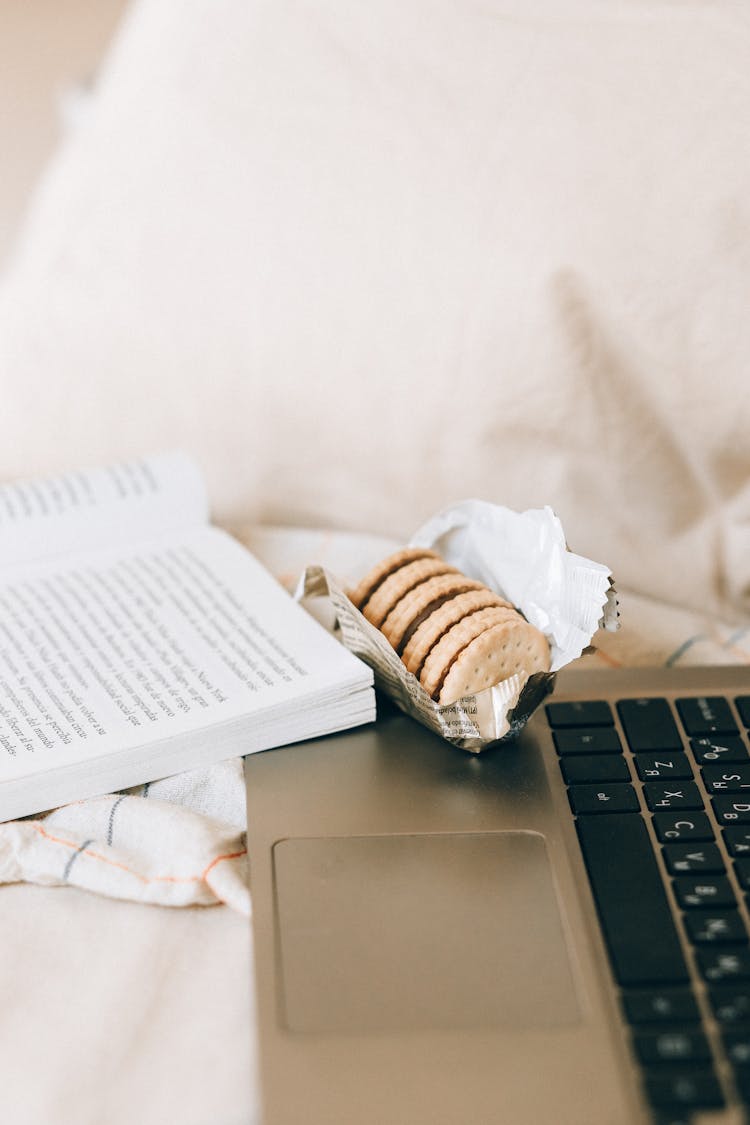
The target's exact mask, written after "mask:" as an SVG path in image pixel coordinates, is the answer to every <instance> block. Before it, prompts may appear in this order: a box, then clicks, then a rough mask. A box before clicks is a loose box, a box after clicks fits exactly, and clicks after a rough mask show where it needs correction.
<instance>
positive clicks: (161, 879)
mask: <svg viewBox="0 0 750 1125" xmlns="http://www.w3.org/2000/svg"><path fill="white" fill-rule="evenodd" d="M31 827H32V828H33V829H34V831H35V832H38V833H39V835H40V836H44V837H45V839H47V840H50V841H51V842H52V843H53V844H60V845H61V846H62V847H64V848H74V849H75V850H76V851H78V849H79V848H80V846H81V845H80V844H76V843H74V842H73V841H72V840H64V839H62V837H60V836H53V835H52V833H51V832H47V830H46V829H45V828H44V827H43V826H42V825H41V824H32V825H31ZM81 855H88V856H90V857H91V858H92V859H99V860H101V862H102V863H107V864H109V866H110V867H117V868H119V869H120V870H121V871H126V872H127V873H128V875H133V876H134V877H135V878H136V879H139V880H140V882H141V883H200V882H203V881H204V880H205V878H206V876H207V875H208V873H209V871H211V869H212V868H214V867H215V866H216V864H217V863H221V861H222V860H224V859H239V857H240V856H243V855H247V849H246V848H243V850H242V851H239V852H227V853H226V854H225V855H217V856H214V858H213V859H212V860H211V862H210V863H209V864H207V865H206V867H204V869H203V871H201V873H200V875H142V874H141V873H140V872H139V871H134V870H133V868H132V867H128V866H127V864H125V863H118V861H117V860H115V859H110V858H109V856H106V855H102V854H101V852H95V851H92V849H91V848H85V849H84V850H83V851H82V852H81Z"/></svg>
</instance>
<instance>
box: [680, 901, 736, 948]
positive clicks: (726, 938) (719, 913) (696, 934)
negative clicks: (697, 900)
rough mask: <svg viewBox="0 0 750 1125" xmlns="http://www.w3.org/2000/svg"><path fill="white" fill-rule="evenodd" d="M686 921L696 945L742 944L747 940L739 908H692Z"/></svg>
mask: <svg viewBox="0 0 750 1125" xmlns="http://www.w3.org/2000/svg"><path fill="white" fill-rule="evenodd" d="M684 922H685V929H686V930H687V933H688V937H689V938H690V940H691V942H692V943H693V944H694V945H726V944H727V943H729V944H737V945H741V944H742V943H743V942H744V943H746V942H747V931H746V930H745V923H744V922H743V921H742V919H741V918H740V915H739V911H737V910H690V911H688V913H687V914H686V915H685V917H684Z"/></svg>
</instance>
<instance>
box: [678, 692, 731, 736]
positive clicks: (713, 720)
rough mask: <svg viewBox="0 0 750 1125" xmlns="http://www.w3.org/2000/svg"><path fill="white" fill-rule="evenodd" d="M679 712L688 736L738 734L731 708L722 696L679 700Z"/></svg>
mask: <svg viewBox="0 0 750 1125" xmlns="http://www.w3.org/2000/svg"><path fill="white" fill-rule="evenodd" d="M677 711H678V712H679V716H680V718H681V719H682V725H683V726H684V728H685V730H686V731H687V732H688V734H692V735H696V736H698V735H702V734H737V723H736V722H735V720H734V715H733V714H732V711H731V708H730V706H729V704H728V703H727V701H726V699H723V698H722V697H721V696H720V695H704V696H700V697H699V698H697V699H678V700H677Z"/></svg>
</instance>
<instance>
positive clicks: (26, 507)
mask: <svg viewBox="0 0 750 1125" xmlns="http://www.w3.org/2000/svg"><path fill="white" fill-rule="evenodd" d="M374 717H375V697H374V692H373V688H372V673H371V671H370V669H369V668H367V667H366V666H365V665H364V664H362V663H361V662H360V661H359V660H357V659H356V658H355V657H354V656H352V655H351V654H350V653H349V652H348V651H347V650H346V649H345V648H344V647H343V646H342V645H340V644H339V643H338V642H337V641H335V640H334V639H333V638H332V637H331V636H330V635H329V634H328V633H327V632H326V631H325V629H323V627H322V626H321V625H319V624H318V622H316V621H315V620H314V619H313V618H312V617H311V616H309V615H308V614H307V613H306V612H305V610H303V609H302V608H301V607H300V606H299V605H297V604H296V603H295V602H294V600H293V599H292V598H291V597H290V596H289V595H288V594H287V593H286V591H285V590H284V589H283V588H282V587H281V586H280V585H279V584H278V583H277V582H276V581H275V579H274V578H272V577H271V575H270V574H269V573H268V572H267V571H266V570H265V569H264V568H263V567H262V566H261V565H260V563H259V562H258V561H257V560H256V559H254V558H253V557H252V555H250V554H249V553H248V552H247V551H246V550H245V549H244V548H243V547H242V546H240V544H239V543H237V542H236V541H235V540H234V539H232V538H231V537H230V536H228V535H226V534H225V533H224V532H222V531H219V530H218V529H216V528H214V527H211V526H210V524H209V522H208V506H207V501H206V490H205V486H204V484H203V481H202V478H201V476H200V473H199V471H198V469H197V467H196V466H195V465H194V464H193V462H192V461H191V460H190V459H189V458H188V457H186V456H184V455H182V454H164V455H162V456H158V457H153V458H149V459H144V460H141V461H138V462H134V463H131V464H120V465H115V466H112V467H109V468H105V469H95V470H88V471H82V472H77V473H71V474H68V475H66V476H61V477H58V478H54V479H48V480H43V481H23V482H19V483H14V484H9V485H5V486H3V487H0V820H9V819H11V818H13V817H18V816H25V815H28V814H30V813H36V812H40V811H42V810H44V809H49V808H53V807H55V806H56V805H59V804H64V803H66V802H68V801H73V800H79V799H82V798H85V797H91V796H94V795H96V794H100V793H107V792H110V791H112V790H114V789H122V788H126V787H128V786H131V785H139V784H142V783H145V782H147V781H153V780H155V779H157V778H159V777H165V776H168V775H169V774H173V773H177V772H179V771H181V770H187V769H192V768H194V767H196V766H202V765H209V764H210V763H212V762H216V761H219V760H220V759H222V758H228V757H233V756H234V755H239V754H250V753H253V752H254V751H256V750H265V749H268V748H270V747H273V746H278V745H281V744H283V743H287V742H296V741H299V740H301V739H306V738H312V737H315V736H317V735H321V734H325V733H329V732H331V731H335V730H340V729H343V728H345V727H351V726H356V725H357V724H359V723H365V722H369V721H371V720H372V719H374Z"/></svg>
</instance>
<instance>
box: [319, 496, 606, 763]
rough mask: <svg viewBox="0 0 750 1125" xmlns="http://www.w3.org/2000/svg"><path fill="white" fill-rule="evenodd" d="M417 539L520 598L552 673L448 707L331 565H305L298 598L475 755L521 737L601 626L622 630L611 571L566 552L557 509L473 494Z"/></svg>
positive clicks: (397, 694) (379, 681)
mask: <svg viewBox="0 0 750 1125" xmlns="http://www.w3.org/2000/svg"><path fill="white" fill-rule="evenodd" d="M410 546H419V547H429V548H431V549H433V550H435V551H437V553H438V554H439V555H440V556H441V557H442V558H444V559H445V561H446V562H448V563H450V564H451V565H452V566H455V567H457V568H458V569H459V570H460V571H462V572H463V573H464V574H466V575H468V576H469V577H471V578H476V579H479V580H480V581H481V582H484V583H485V584H486V585H487V586H489V587H490V588H491V589H493V590H495V592H496V593H498V594H500V595H501V597H503V598H506V599H507V600H508V601H509V602H511V603H512V604H513V605H515V606H516V607H517V608H518V609H519V610H520V611H521V613H522V614H523V615H524V617H526V619H527V620H528V621H530V622H531V624H532V625H535V626H536V627H537V628H538V629H540V630H541V631H542V632H543V633H544V635H545V636H546V637H547V640H548V641H549V645H550V671H549V672H547V673H536V674H535V675H532V676H530V677H527V676H525V675H522V674H516V675H513V676H511V677H510V678H509V679H507V680H504V681H503V682H502V683H500V684H496V685H495V686H494V687H490V688H487V689H486V690H484V691H481V692H477V693H476V694H475V695H469V696H466V697H464V698H463V699H460V700H458V701H457V702H456V703H452V704H450V705H449V706H442V707H441V706H439V705H438V704H437V703H435V702H434V700H432V699H431V698H430V696H429V695H428V694H427V693H426V692H425V691H424V689H423V688H422V686H421V684H420V683H419V681H418V680H417V678H416V677H415V676H413V675H412V674H411V673H410V672H408V671H407V670H406V668H405V666H404V664H403V663H402V661H401V659H400V658H399V656H398V654H397V653H396V652H395V651H394V649H393V648H392V647H391V645H390V644H389V643H388V641H387V640H386V639H385V637H384V636H383V634H382V633H381V632H380V630H379V629H377V628H375V626H374V625H372V624H370V622H369V621H367V620H366V619H365V617H363V615H362V614H361V613H360V612H359V610H357V609H356V608H355V607H354V606H353V605H352V603H351V602H350V601H349V598H348V597H347V596H346V593H345V591H344V590H343V588H342V587H341V585H340V584H339V582H338V581H337V579H336V578H335V577H334V576H333V575H331V574H330V573H328V572H327V571H326V570H324V568H322V567H320V566H311V567H308V568H307V570H306V571H305V573H304V575H303V576H302V579H301V580H300V585H299V588H298V591H297V598H298V599H299V600H300V601H301V602H302V603H303V605H305V607H306V608H307V609H309V610H310V612H312V613H313V614H314V615H315V616H316V617H317V618H318V619H319V620H321V621H322V622H323V624H325V625H326V626H327V627H328V628H329V629H330V630H331V631H332V632H335V633H336V634H337V635H338V636H339V637H340V639H341V641H342V642H343V644H345V645H346V647H347V648H348V649H350V651H351V652H353V653H354V654H355V655H356V656H359V657H360V659H362V660H364V662H365V663H366V664H368V665H369V666H370V667H371V668H372V669H373V671H374V674H375V684H376V686H377V687H378V688H379V690H381V691H383V692H385V693H386V694H387V695H388V696H390V698H391V699H393V701H394V702H395V703H396V704H397V705H398V706H399V707H400V708H401V709H402V710H403V711H405V712H406V713H407V714H409V715H411V716H413V717H414V718H415V719H417V720H418V721H419V722H421V723H423V724H424V725H425V726H426V727H429V728H430V730H433V731H435V732H436V733H437V734H440V735H441V736H442V737H443V738H445V739H447V740H448V741H449V742H452V743H453V744H454V745H455V746H459V747H461V749H463V750H470V751H472V752H474V753H478V752H479V751H481V750H484V749H485V748H486V747H487V746H489V745H491V744H492V743H495V742H498V741H500V740H502V739H505V738H511V737H514V736H515V735H516V734H518V732H519V731H520V730H521V728H522V727H523V726H524V724H525V723H526V721H527V720H528V718H529V716H530V715H531V714H532V713H533V711H534V710H535V709H536V708H537V707H538V706H539V704H540V703H541V701H542V700H543V699H544V697H545V696H546V695H547V694H548V693H549V692H550V691H551V690H552V687H553V684H554V679H555V673H556V672H557V671H559V669H560V668H562V667H564V666H565V665H566V664H569V663H570V662H571V661H572V660H575V659H576V658H577V657H579V656H580V655H581V653H582V652H583V650H584V649H585V648H586V647H587V646H588V645H590V644H591V641H592V638H593V636H594V633H595V632H596V631H597V629H598V628H600V627H601V628H606V629H616V628H617V627H618V623H617V601H616V595H615V589H614V583H613V579H612V575H611V574H610V572H609V570H608V568H607V567H605V566H603V565H602V564H600V563H596V562H592V561H591V560H590V559H585V558H583V557H582V556H580V555H575V554H573V553H572V552H571V551H569V550H568V549H567V546H566V543H565V536H564V533H563V529H562V525H561V524H560V521H559V519H558V518H557V517H556V516H555V514H554V513H553V512H552V510H551V509H550V508H539V509H531V510H529V511H526V512H513V511H511V510H510V509H508V508H503V507H500V506H498V505H495V504H489V503H487V502H485V501H480V500H467V501H465V502H464V503H462V504H458V505H456V506H454V507H452V508H448V509H446V510H445V511H443V512H439V513H438V514H437V515H436V516H434V517H433V518H432V519H430V520H428V522H427V523H426V524H424V525H423V526H422V527H421V528H420V529H419V530H418V531H417V532H416V533H415V535H414V536H412V538H411V540H410Z"/></svg>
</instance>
